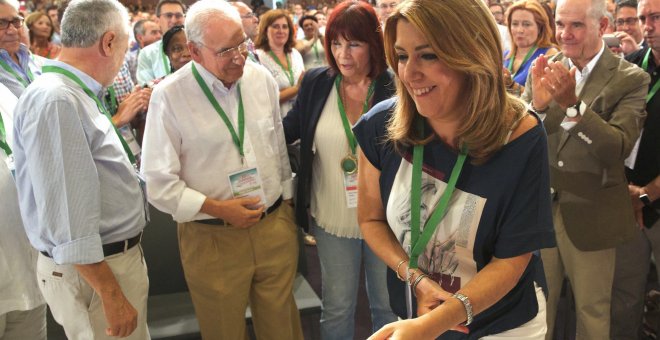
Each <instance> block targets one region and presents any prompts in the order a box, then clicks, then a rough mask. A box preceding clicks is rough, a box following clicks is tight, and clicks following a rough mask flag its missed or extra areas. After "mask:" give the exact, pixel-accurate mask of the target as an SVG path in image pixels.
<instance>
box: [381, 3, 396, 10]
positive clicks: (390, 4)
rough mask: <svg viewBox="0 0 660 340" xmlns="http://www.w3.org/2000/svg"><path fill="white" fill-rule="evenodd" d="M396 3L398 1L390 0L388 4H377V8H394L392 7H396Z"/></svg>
mask: <svg viewBox="0 0 660 340" xmlns="http://www.w3.org/2000/svg"><path fill="white" fill-rule="evenodd" d="M398 4H399V3H398V2H390V3H389V4H386V3H382V4H380V5H378V8H380V9H387V8H388V7H389V8H391V9H394V8H396V6H397V5H398Z"/></svg>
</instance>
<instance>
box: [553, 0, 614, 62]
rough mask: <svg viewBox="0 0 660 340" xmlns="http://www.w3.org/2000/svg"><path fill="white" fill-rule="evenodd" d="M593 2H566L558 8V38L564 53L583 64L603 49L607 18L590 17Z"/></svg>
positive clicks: (556, 19)
mask: <svg viewBox="0 0 660 340" xmlns="http://www.w3.org/2000/svg"><path fill="white" fill-rule="evenodd" d="M590 5H591V0H564V1H560V2H559V4H558V6H557V14H556V18H555V22H556V24H557V32H556V37H557V41H558V42H559V46H560V47H561V50H562V52H563V53H564V55H566V56H567V57H569V58H571V59H572V60H573V61H574V62H576V63H578V64H582V62H585V63H584V64H586V62H588V61H589V60H591V58H593V57H594V56H595V55H596V54H597V53H598V51H600V48H601V47H602V42H603V41H602V36H603V32H604V31H605V29H606V28H607V19H606V18H604V17H603V18H600V19H596V18H592V17H590V16H588V13H589V9H590Z"/></svg>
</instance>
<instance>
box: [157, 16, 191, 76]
mask: <svg viewBox="0 0 660 340" xmlns="http://www.w3.org/2000/svg"><path fill="white" fill-rule="evenodd" d="M163 50H164V51H165V54H166V55H167V57H168V58H169V60H170V66H171V67H172V72H175V71H176V70H178V69H180V68H181V67H182V66H183V65H185V64H187V63H188V62H189V61H190V60H191V56H190V51H189V50H188V40H186V33H185V32H184V31H183V25H181V26H174V27H172V28H170V30H169V31H167V32H165V35H164V36H163Z"/></svg>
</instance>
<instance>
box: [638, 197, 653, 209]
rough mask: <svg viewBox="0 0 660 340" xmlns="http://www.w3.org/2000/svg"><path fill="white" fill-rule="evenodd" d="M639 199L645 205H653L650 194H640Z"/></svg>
mask: <svg viewBox="0 0 660 340" xmlns="http://www.w3.org/2000/svg"><path fill="white" fill-rule="evenodd" d="M639 200H640V201H642V203H644V205H645V206H647V207H650V206H651V200H650V199H649V195H647V194H641V195H639Z"/></svg>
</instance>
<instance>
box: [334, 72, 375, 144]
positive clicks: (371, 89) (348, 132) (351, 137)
mask: <svg viewBox="0 0 660 340" xmlns="http://www.w3.org/2000/svg"><path fill="white" fill-rule="evenodd" d="M341 79H342V76H341V74H340V75H338V76H337V78H335V88H336V89H337V106H339V115H340V116H341V122H342V123H343V124H344V132H345V133H346V139H348V146H350V147H351V152H352V153H353V155H356V153H357V151H356V148H357V141H356V140H355V135H354V134H353V131H351V124H350V123H349V122H348V117H347V116H346V109H345V108H344V103H343V102H342V101H341V94H340V93H341V92H340V91H339V84H340V83H341ZM375 89H376V82H375V81H373V80H372V81H371V84H369V89H368V90H367V98H365V99H364V105H362V114H365V113H366V112H367V111H368V110H369V100H371V97H372V96H373V95H374V91H375Z"/></svg>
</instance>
